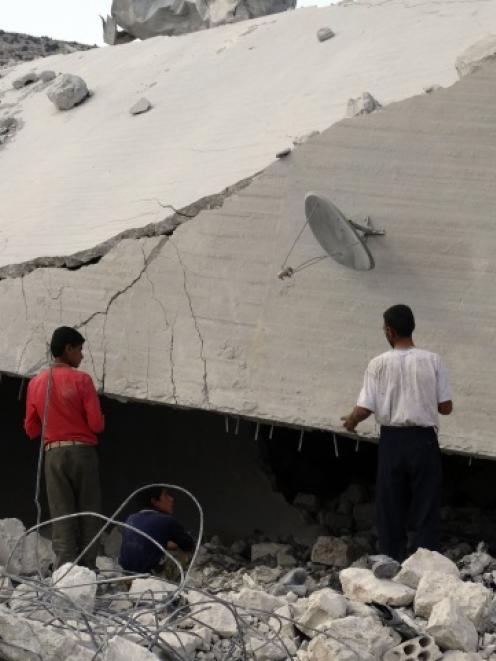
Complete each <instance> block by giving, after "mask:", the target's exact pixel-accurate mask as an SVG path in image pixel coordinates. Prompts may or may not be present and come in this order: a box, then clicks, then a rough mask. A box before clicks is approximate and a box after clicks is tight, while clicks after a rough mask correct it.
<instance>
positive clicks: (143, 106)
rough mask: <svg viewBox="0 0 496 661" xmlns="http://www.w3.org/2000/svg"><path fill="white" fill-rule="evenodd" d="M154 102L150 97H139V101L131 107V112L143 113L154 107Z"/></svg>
mask: <svg viewBox="0 0 496 661" xmlns="http://www.w3.org/2000/svg"><path fill="white" fill-rule="evenodd" d="M152 107H153V106H152V104H151V103H150V101H148V99H145V98H144V97H143V98H141V99H139V101H136V103H135V104H134V105H133V106H131V108H130V109H129V112H130V113H131V115H142V114H143V113H144V112H148V111H149V110H151V109H152Z"/></svg>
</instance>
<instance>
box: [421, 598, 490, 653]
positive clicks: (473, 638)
mask: <svg viewBox="0 0 496 661" xmlns="http://www.w3.org/2000/svg"><path fill="white" fill-rule="evenodd" d="M427 632H428V633H429V634H430V635H431V636H432V637H433V638H434V640H435V641H436V643H437V644H438V645H440V646H441V647H442V648H443V649H446V650H461V651H462V652H475V651H476V650H477V647H478V639H479V636H478V634H477V630H476V628H475V627H474V625H473V624H472V622H471V621H470V620H469V619H468V618H467V617H466V616H465V615H464V613H463V611H462V610H461V609H460V608H459V607H458V606H457V605H456V603H455V601H454V600H453V599H450V598H449V597H447V598H446V599H443V600H442V601H440V602H439V603H438V604H436V605H435V606H434V608H433V609H432V612H431V616H430V618H429V623H428V625H427Z"/></svg>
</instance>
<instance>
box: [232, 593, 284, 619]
mask: <svg viewBox="0 0 496 661" xmlns="http://www.w3.org/2000/svg"><path fill="white" fill-rule="evenodd" d="M232 599H233V601H234V602H235V603H236V604H237V605H238V606H242V607H243V608H248V609H253V610H262V611H266V612H268V613H272V612H274V611H275V610H277V609H278V608H281V607H282V606H285V605H286V600H285V599H283V598H282V597H275V596H273V595H271V594H268V593H267V592H264V591H263V590H252V589H250V588H241V590H240V591H239V592H238V593H237V594H232Z"/></svg>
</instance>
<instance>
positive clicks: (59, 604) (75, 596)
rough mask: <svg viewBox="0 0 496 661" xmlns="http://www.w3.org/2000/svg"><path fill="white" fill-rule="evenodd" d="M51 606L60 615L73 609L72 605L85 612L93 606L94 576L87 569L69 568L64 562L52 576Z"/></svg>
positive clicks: (92, 572) (67, 563) (94, 593)
mask: <svg viewBox="0 0 496 661" xmlns="http://www.w3.org/2000/svg"><path fill="white" fill-rule="evenodd" d="M52 585H53V588H54V590H53V594H52V604H53V605H54V607H56V608H57V610H59V611H61V612H62V613H64V612H66V611H71V610H73V609H74V606H73V604H74V605H75V606H76V607H78V608H81V609H82V610H84V611H86V612H92V611H93V608H94V606H95V596H96V574H95V572H94V571H91V569H88V568H87V567H80V566H79V565H75V566H74V567H72V566H71V563H70V562H66V563H65V564H64V565H62V567H59V568H58V569H56V570H55V571H54V572H53V575H52Z"/></svg>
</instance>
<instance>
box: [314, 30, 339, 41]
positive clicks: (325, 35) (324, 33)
mask: <svg viewBox="0 0 496 661" xmlns="http://www.w3.org/2000/svg"><path fill="white" fill-rule="evenodd" d="M335 36H336V35H335V33H334V32H333V31H332V30H331V28H319V29H318V30H317V39H318V40H319V41H327V40H328V39H332V38H333V37H335Z"/></svg>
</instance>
